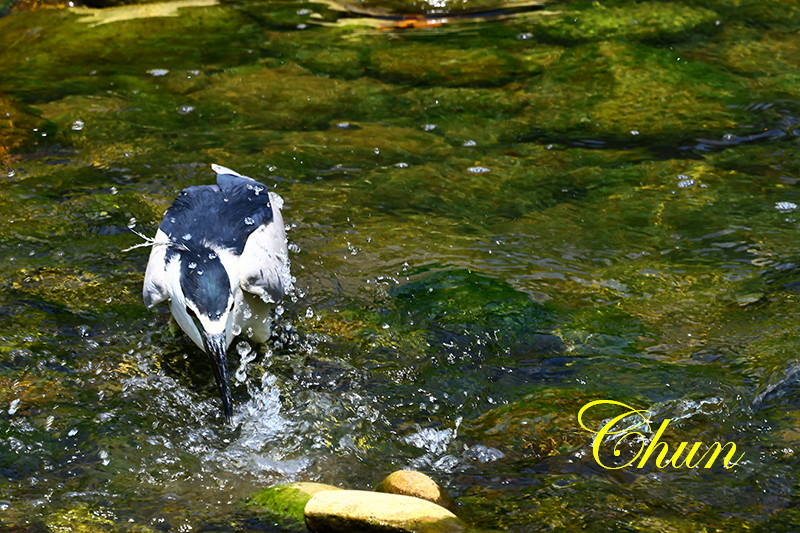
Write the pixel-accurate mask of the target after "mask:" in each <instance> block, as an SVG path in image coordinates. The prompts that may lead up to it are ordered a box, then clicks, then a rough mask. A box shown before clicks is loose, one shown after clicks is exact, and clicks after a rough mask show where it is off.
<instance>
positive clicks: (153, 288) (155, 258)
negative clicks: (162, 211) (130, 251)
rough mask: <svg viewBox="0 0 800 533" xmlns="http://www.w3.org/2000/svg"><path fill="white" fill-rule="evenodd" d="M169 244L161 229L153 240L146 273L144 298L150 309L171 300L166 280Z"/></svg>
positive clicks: (143, 290)
mask: <svg viewBox="0 0 800 533" xmlns="http://www.w3.org/2000/svg"><path fill="white" fill-rule="evenodd" d="M167 243H169V237H167V234H166V233H164V232H163V231H161V229H159V230H158V231H157V232H156V236H155V239H153V248H152V249H151V250H150V259H149V260H148V261H147V270H146V271H145V273H144V287H143V289H142V298H143V299H144V304H145V305H146V306H147V307H148V308H151V307H153V306H154V305H156V304H158V303H161V302H163V301H164V300H167V299H169V292H168V291H167V279H166V278H167V248H168V247H167Z"/></svg>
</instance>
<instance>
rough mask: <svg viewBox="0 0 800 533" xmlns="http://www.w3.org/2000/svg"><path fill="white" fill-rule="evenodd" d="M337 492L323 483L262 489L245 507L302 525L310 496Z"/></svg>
mask: <svg viewBox="0 0 800 533" xmlns="http://www.w3.org/2000/svg"><path fill="white" fill-rule="evenodd" d="M329 490H334V491H339V490H342V489H340V488H339V487H334V486H333V485H326V484H324V483H312V482H307V481H301V482H296V483H289V484H286V485H275V486H273V487H267V488H266V489H262V490H260V491H258V492H256V493H255V494H253V495H252V496H250V497H249V498H248V499H247V507H248V508H249V509H251V510H254V511H258V512H260V513H266V514H269V515H271V516H275V517H279V518H283V519H288V520H290V521H292V522H296V523H298V524H302V523H303V520H304V518H303V509H304V508H305V506H306V503H307V502H308V500H310V499H311V497H312V496H314V495H315V494H317V493H319V492H323V491H329Z"/></svg>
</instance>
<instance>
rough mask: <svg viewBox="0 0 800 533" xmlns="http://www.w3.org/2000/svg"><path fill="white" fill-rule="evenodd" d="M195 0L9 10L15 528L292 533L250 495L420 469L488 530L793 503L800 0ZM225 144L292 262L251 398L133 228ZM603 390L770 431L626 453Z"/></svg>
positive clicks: (250, 359) (5, 375)
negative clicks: (643, 457) (598, 447)
mask: <svg viewBox="0 0 800 533" xmlns="http://www.w3.org/2000/svg"><path fill="white" fill-rule="evenodd" d="M182 5H183V6H184V7H182V8H180V9H177V8H176V5H175V4H171V5H156V6H150V7H149V8H146V9H145V8H130V7H128V8H120V9H115V10H106V11H102V12H97V11H86V10H79V11H65V10H43V11H32V12H15V13H12V14H11V15H8V16H5V17H3V18H0V49H2V50H4V52H3V53H2V54H0V72H2V73H3V75H2V76H0V165H1V166H2V169H0V176H4V178H3V187H2V189H1V190H0V217H2V219H3V220H4V223H3V224H2V227H1V228H0V280H2V285H3V290H2V292H1V293H0V317H1V318H0V509H1V511H0V529H2V528H6V529H11V530H23V531H24V530H28V531H41V530H45V529H49V530H71V529H75V528H76V527H77V526H78V524H83V525H87V524H88V525H87V527H88V528H89V530H100V529H103V528H106V529H112V530H136V528H137V527H146V528H147V530H162V531H189V530H196V529H203V528H206V529H212V528H217V529H221V530H234V531H235V530H244V529H246V528H248V527H249V528H251V529H255V530H259V529H260V530H265V531H280V530H281V528H280V527H279V526H275V525H274V524H275V521H274V520H270V519H267V518H264V517H256V516H253V514H252V511H248V510H247V509H245V508H244V507H243V506H242V505H241V500H242V499H243V498H246V497H247V496H248V495H249V494H252V493H253V492H254V491H255V490H258V489H259V488H262V487H264V486H266V485H269V484H272V483H279V482H286V481H293V480H314V481H323V482H328V483H334V484H337V485H340V486H345V487H352V488H371V487H373V486H374V485H376V484H377V483H378V482H379V481H380V480H381V479H382V477H383V476H385V475H386V474H388V473H390V472H391V471H393V470H396V469H399V468H408V467H412V468H417V469H420V470H422V471H424V472H426V473H428V474H430V475H432V476H433V477H434V478H435V479H437V480H438V481H439V482H440V483H441V484H443V485H444V486H445V487H447V488H448V490H450V491H451V492H452V493H453V494H454V495H455V496H456V497H457V499H458V501H459V503H460V504H461V506H462V509H463V515H464V519H465V520H466V521H467V522H469V523H470V524H471V525H473V526H474V527H476V528H477V529H489V530H511V531H535V530H548V529H564V530H577V529H581V528H582V529H588V530H602V529H608V528H610V529H620V530H630V529H634V530H637V529H638V530H648V531H650V530H676V531H694V530H697V529H699V528H706V529H725V530H740V529H743V528H746V527H751V528H756V529H758V528H761V529H763V530H766V531H782V530H783V531H792V530H796V529H797V527H798V526H800V516H798V514H797V512H796V511H795V510H794V509H795V508H796V507H797V504H798V503H800V502H798V496H797V493H796V492H797V491H796V486H797V483H798V479H797V474H796V472H797V471H798V469H797V460H796V456H795V450H796V449H797V448H798V446H800V437H798V433H797V425H798V420H800V414H799V413H800V404H799V403H798V400H797V390H798V384H797V383H798V381H797V368H798V367H797V352H798V342H797V338H796V324H797V323H798V319H799V318H800V305H799V303H798V302H799V300H798V298H797V287H798V283H799V282H800V277H799V276H800V275H798V273H797V265H798V264H800V261H798V256H799V255H800V253H799V252H800V251H799V250H798V248H799V247H798V240H797V234H798V225H799V224H800V219H798V218H797V210H796V208H797V204H798V203H799V202H798V189H797V186H798V183H800V166H798V163H797V153H798V143H799V142H800V141H798V128H799V127H800V119H798V117H799V116H800V93H798V89H797V87H798V86H799V85H798V84H797V81H798V80H797V75H796V74H795V73H796V72H797V69H798V67H800V64H798V60H797V59H796V58H798V57H800V54H798V50H797V44H796V39H795V38H794V36H795V35H796V34H797V31H798V29H799V27H800V8H798V6H796V5H795V4H794V3H792V2H759V3H742V2H733V1H730V2H729V1H727V0H708V1H704V2H693V3H691V5H687V4H681V3H670V2H659V3H648V2H644V3H636V2H625V1H618V2H605V3H603V4H602V6H601V5H599V4H590V3H582V2H578V3H551V4H549V5H548V6H547V10H546V11H541V10H520V11H518V12H516V14H515V15H514V16H508V17H504V16H501V15H503V13H502V12H493V14H492V15H491V16H488V17H481V16H480V15H477V16H476V15H470V16H466V17H461V18H458V17H456V18H452V19H451V20H446V21H444V22H442V20H441V19H442V17H443V15H442V13H443V12H444V13H446V11H447V6H444V8H443V7H442V6H438V7H437V6H432V5H431V6H428V7H427V8H426V9H430V10H431V12H432V13H435V14H436V17H437V19H436V20H435V21H431V20H428V21H427V22H426V21H420V20H417V21H416V22H414V25H415V26H416V27H412V28H409V29H405V30H396V29H393V28H392V25H396V24H397V23H398V20H397V18H396V17H395V18H394V19H393V18H391V17H369V16H368V15H371V14H374V13H371V12H369V11H370V10H373V8H375V9H377V7H376V6H373V5H370V6H366V7H365V9H367V11H368V12H367V13H366V14H364V13H360V15H359V17H354V16H347V15H345V13H344V12H342V11H341V10H336V9H333V8H332V7H328V6H326V5H323V4H317V3H308V2H273V3H270V4H264V3H262V2H253V1H237V2H233V3H226V4H224V5H218V4H215V3H213V2H211V1H207V0H201V1H196V2H185V3H183V4H182ZM398 5H399V4H398ZM459 6H460V5H459ZM459 6H456V5H453V6H452V9H453V10H454V11H459V10H460V9H461V7H463V6H461V7H459ZM378 7H385V6H378ZM390 7H391V8H392V9H399V8H398V6H397V5H394V6H390ZM467 7H468V6H467ZM479 7H484V4H481V5H480V6H479ZM490 7H492V8H495V7H497V5H493V6H490ZM467 10H468V11H469V9H467ZM362 11H363V10H362ZM147 15H159V16H155V17H150V18H144V17H146V16H147ZM361 15H364V16H363V17H362V16H361ZM401 22H402V21H401ZM405 24H408V22H406V23H405ZM212 163H217V164H221V165H224V166H226V167H229V168H231V169H235V170H237V171H239V172H241V173H243V174H246V175H250V176H253V177H254V178H257V179H259V181H261V182H262V183H264V184H266V185H268V186H269V187H270V190H274V191H275V192H277V193H278V194H280V195H281V197H282V198H283V199H284V201H285V204H284V207H283V209H284V210H283V213H284V218H285V220H286V222H287V224H288V226H289V227H288V230H289V231H288V236H289V240H290V243H291V246H290V249H291V260H292V275H293V277H294V285H295V286H296V288H297V291H296V293H295V294H294V295H293V296H292V297H291V298H288V299H287V300H286V301H284V302H282V305H281V306H280V307H278V309H276V313H275V320H276V325H275V331H276V333H275V335H274V337H273V339H272V340H271V341H270V343H269V346H267V347H261V348H259V349H258V350H257V352H253V351H251V350H250V348H249V346H246V345H242V346H241V347H237V349H236V350H231V354H230V356H229V357H230V359H231V368H232V374H234V375H235V379H234V380H233V381H232V385H233V389H234V399H235V404H236V409H235V414H234V427H229V426H226V425H225V424H224V423H223V421H222V418H221V415H220V410H219V401H218V398H217V393H216V390H215V387H214V383H213V379H212V378H211V376H212V374H211V369H210V367H209V365H208V363H207V361H206V357H205V356H204V355H203V354H201V353H198V350H197V349H196V347H195V346H194V345H193V344H192V343H191V342H190V341H189V340H187V339H186V338H184V337H182V336H180V335H175V336H173V335H172V333H170V329H169V326H168V324H167V311H166V309H160V310H158V311H157V312H156V313H151V312H149V311H147V310H146V309H145V308H144V306H143V304H142V302H141V296H140V295H141V282H142V277H143V272H144V266H145V263H146V259H147V253H148V251H147V249H146V248H145V249H141V248H132V247H134V246H135V245H137V244H139V243H141V237H139V236H137V235H136V234H134V233H133V232H132V231H131V229H130V228H129V226H130V224H131V223H132V222H131V220H132V219H133V223H135V224H136V225H135V228H134V230H135V231H138V232H141V233H142V235H153V234H154V232H155V228H156V227H157V225H158V223H159V221H160V220H161V218H162V217H163V213H164V210H165V209H166V208H167V207H168V206H169V205H170V203H171V202H172V200H173V199H174V197H175V195H176V194H177V192H178V191H180V190H181V189H182V188H183V187H186V186H190V185H200V184H208V183H212V182H213V179H214V173H213V172H212V171H211V169H210V164H212ZM276 198H277V197H271V199H273V200H275V201H278V200H276ZM185 238H186V239H189V238H191V235H189V234H187V235H186V236H185ZM125 249H129V250H128V251H123V250H125ZM598 399H614V400H617V401H620V402H624V403H626V404H628V405H631V406H633V407H635V408H637V409H642V410H647V411H648V412H649V413H651V416H652V418H653V423H652V424H651V426H652V428H656V427H658V424H659V423H660V422H661V421H662V420H664V419H667V418H669V419H672V420H673V422H672V424H671V425H670V428H669V432H668V436H667V437H666V438H665V440H666V441H668V442H669V443H670V444H672V443H674V444H675V445H677V443H678V442H681V441H687V442H695V441H702V442H705V443H712V442H715V441H719V442H735V443H736V444H737V447H738V448H739V449H740V450H741V451H743V452H744V454H745V459H744V460H743V461H742V462H741V463H739V464H738V465H737V466H736V467H735V468H733V469H730V470H726V469H724V468H721V467H715V468H712V469H708V470H706V469H695V470H690V469H671V468H666V469H658V468H655V467H654V466H652V464H651V465H648V466H647V467H645V468H643V469H636V468H628V469H622V470H604V469H603V468H601V467H600V466H598V464H597V463H596V461H595V459H594V458H593V456H592V449H591V443H592V435H590V434H589V433H588V432H586V431H584V430H583V429H581V428H580V426H579V425H578V422H577V413H578V411H579V409H580V408H581V407H582V406H583V405H585V404H586V403H588V402H590V401H594V400H598ZM612 415H613V413H611V412H608V413H602V416H597V417H596V418H595V419H594V422H595V423H596V424H597V425H598V427H599V425H600V424H601V422H602V420H604V419H607V418H609V417H611V416H612ZM642 438H643V439H644V440H643V441H642V442H646V441H647V439H651V438H652V433H646V434H644V435H643V437H642ZM626 446H627V447H626V448H625V449H626V450H628V451H630V450H632V449H633V448H634V446H635V442H634V441H630V442H627V444H626ZM59 528H60V529H59Z"/></svg>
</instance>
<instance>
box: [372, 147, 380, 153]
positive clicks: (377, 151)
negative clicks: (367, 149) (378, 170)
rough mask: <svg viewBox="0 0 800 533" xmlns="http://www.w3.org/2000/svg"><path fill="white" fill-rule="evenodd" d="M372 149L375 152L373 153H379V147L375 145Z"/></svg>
mask: <svg viewBox="0 0 800 533" xmlns="http://www.w3.org/2000/svg"><path fill="white" fill-rule="evenodd" d="M372 151H373V152H375V155H380V154H381V149H380V148H378V147H377V146H376V147H375V148H373V149H372Z"/></svg>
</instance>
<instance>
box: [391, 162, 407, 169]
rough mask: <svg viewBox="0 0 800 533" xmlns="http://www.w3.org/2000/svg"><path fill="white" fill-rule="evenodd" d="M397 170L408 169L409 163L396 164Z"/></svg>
mask: <svg viewBox="0 0 800 533" xmlns="http://www.w3.org/2000/svg"><path fill="white" fill-rule="evenodd" d="M394 166H395V168H408V163H403V162H402V161H401V162H399V163H395V164H394Z"/></svg>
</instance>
